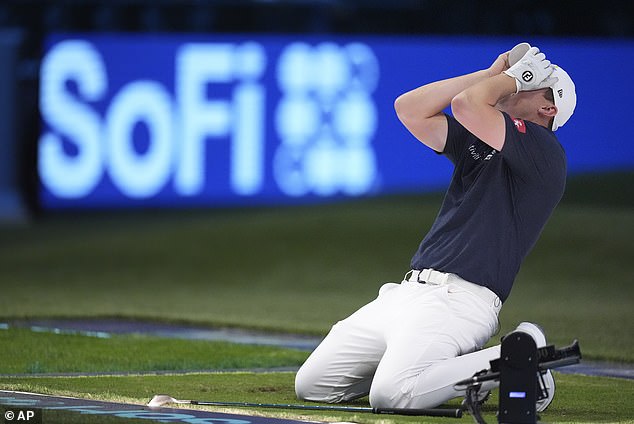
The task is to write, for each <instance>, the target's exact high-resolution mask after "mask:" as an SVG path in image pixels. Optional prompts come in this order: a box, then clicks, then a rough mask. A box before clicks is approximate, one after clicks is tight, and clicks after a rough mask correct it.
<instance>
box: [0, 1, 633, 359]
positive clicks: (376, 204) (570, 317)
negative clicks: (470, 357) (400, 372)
mask: <svg viewBox="0 0 634 424" xmlns="http://www.w3.org/2000/svg"><path fill="white" fill-rule="evenodd" d="M522 41H528V42H530V43H531V44H533V45H537V46H539V47H540V48H541V49H542V50H543V51H545V52H546V53H547V55H548V56H549V58H551V59H552V61H553V62H555V63H557V64H559V65H560V66H562V67H564V68H565V69H566V70H567V71H568V72H569V74H570V75H571V76H572V78H573V80H574V81H575V83H576V87H577V95H578V104H577V109H576V111H575V114H574V115H573V117H572V118H571V119H570V121H569V122H568V123H567V124H566V125H565V126H564V127H563V128H561V129H560V130H558V132H557V136H558V137H559V139H560V141H561V143H562V145H563V146H564V148H565V149H566V151H567V154H568V171H569V184H568V188H567V192H566V195H565V197H564V201H563V204H562V205H561V206H560V207H559V208H558V209H557V211H556V212H555V214H554V216H553V219H552V220H551V221H550V223H549V224H548V226H547V227H546V231H545V233H544V235H543V237H542V239H541V240H540V242H539V243H538V245H537V246H536V248H535V251H534V253H532V254H531V255H530V256H529V258H528V260H527V262H526V264H525V266H524V268H523V269H522V271H521V272H520V275H519V276H518V284H517V286H516V287H517V288H514V294H512V296H511V298H510V301H509V303H508V305H509V306H507V307H506V308H505V311H506V312H503V313H504V314H506V315H505V319H504V320H503V325H504V326H505V329H509V328H513V326H514V325H515V324H516V323H517V322H519V321H520V320H530V319H533V320H536V321H537V322H540V323H542V324H544V325H545V326H546V327H547V328H548V329H549V331H551V333H552V334H553V336H554V340H555V341H557V342H558V343H568V342H570V337H571V335H573V334H574V335H577V334H578V336H577V337H580V338H582V339H583V341H584V343H586V345H585V346H588V352H590V354H591V356H593V357H595V358H608V359H614V360H626V361H632V360H633V359H632V352H634V350H633V349H632V346H634V331H633V329H632V326H633V325H634V320H633V319H632V311H633V310H634V309H632V302H633V301H634V300H633V294H634V290H633V289H632V287H633V286H632V284H631V283H632V282H634V268H632V263H634V256H633V254H634V249H632V247H633V246H632V239H633V238H634V143H632V140H631V139H632V135H631V132H632V130H631V127H632V118H631V108H632V105H631V98H632V95H633V94H634V78H632V73H633V72H634V3H632V2H630V1H619V0H605V1H602V2H600V3H592V4H591V3H588V2H578V1H548V2H546V1H532V2H525V1H516V0H507V1H466V0H457V1H441V0H389V1H375V0H367V1H345V0H278V1H276V0H226V1H223V0H215V1H214V0H127V1H123V0H49V1H44V0H39V1H38V0H4V1H2V2H1V3H0V221H1V222H2V223H3V225H2V226H0V285H1V287H2V296H1V297H0V318H5V319H15V318H33V317H62V318H64V317H83V318H85V317H126V318H136V319H156V320H171V321H186V322H197V323H203V324H205V325H240V326H246V327H258V328H260V327H261V328H266V329H279V330H284V331H303V332H312V333H319V334H323V333H324V332H325V331H326V330H327V329H328V328H329V325H330V324H331V323H332V322H334V321H335V320H337V319H340V318H342V317H343V316H345V315H347V314H348V313H350V312H351V311H352V310H354V309H355V308H356V307H358V306H360V305H362V304H363V303H365V302H366V301H367V300H369V299H371V298H372V297H373V296H375V294H376V290H377V288H378V286H379V285H380V284H381V283H382V282H384V281H389V280H395V279H398V278H400V276H401V275H403V274H404V272H405V271H407V269H408V266H409V259H410V258H411V255H412V254H413V253H414V251H415V249H416V247H417V245H418V242H419V241H420V239H421V238H422V237H423V235H424V234H425V232H426V230H427V229H428V228H429V226H430V225H431V223H432V222H433V219H434V216H435V214H436V213H437V210H438V208H439V206H440V202H441V199H442V198H441V194H442V192H443V191H444V189H445V187H446V185H447V183H448V181H449V178H450V175H451V166H450V164H449V161H447V160H446V159H444V158H440V157H438V156H436V155H435V154H434V153H433V152H431V151H430V150H429V149H427V148H425V147H424V146H422V145H421V143H418V142H417V141H416V140H415V139H414V138H413V137H412V136H411V135H410V134H409V133H408V132H407V131H406V130H405V129H404V128H403V127H402V126H401V125H400V123H399V122H398V119H397V118H396V116H395V114H394V111H393V101H394V99H395V98H396V97H397V96H398V95H400V94H401V93H403V92H405V91H408V90H411V89H413V88H415V87H417V86H419V85H422V84H425V83H427V82H430V81H434V80H438V79H441V78H447V77H450V76H455V75H459V74H463V73H466V72H471V71H474V70H478V69H483V68H486V67H488V66H489V65H490V64H491V63H492V62H493V60H494V59H495V58H496V57H497V56H498V54H499V53H501V52H504V51H506V50H509V49H510V48H512V47H513V46H514V45H515V44H517V43H519V42H522ZM597 283H599V284H597ZM589 304H592V305H593V309H592V314H591V316H592V319H589V315H588V310H587V305H589ZM316 305H319V306H318V307H315V306H316ZM562 308H563V309H562ZM503 331H504V330H503Z"/></svg>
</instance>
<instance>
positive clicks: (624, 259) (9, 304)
mask: <svg viewBox="0 0 634 424" xmlns="http://www.w3.org/2000/svg"><path fill="white" fill-rule="evenodd" d="M633 187H634V174H631V173H624V174H614V175H608V176H602V177H601V178H598V181H597V179H596V178H590V179H588V178H586V179H583V178H581V179H579V180H577V181H575V180H571V184H570V186H569V190H568V193H567V195H566V199H565V200H564V202H562V204H561V205H560V206H559V207H558V209H557V210H556V211H555V213H554V215H553V217H552V219H551V221H550V222H549V223H548V225H547V227H546V229H545V231H544V233H543V235H542V237H541V239H540V240H539V242H538V243H537V245H536V246H535V249H534V251H533V252H532V253H531V254H530V255H529V257H528V258H527V260H526V262H525V264H524V266H523V267H522V269H521V272H520V274H519V275H518V278H517V282H516V285H515V287H514V289H513V292H512V293H511V296H510V298H509V300H508V302H507V303H506V304H505V306H504V308H503V310H502V314H501V317H500V318H501V331H500V334H499V336H501V335H503V334H506V333H507V332H508V331H510V330H512V329H513V328H515V326H516V325H517V323H518V322H520V321H524V320H528V321H534V322H537V323H539V324H541V325H542V326H543V327H544V328H545V330H546V332H547V335H548V339H549V341H550V342H552V343H554V344H555V345H556V346H564V345H567V344H569V343H570V342H571V341H572V339H574V338H576V339H579V341H580V344H581V350H582V352H583V355H584V358H587V359H600V360H610V361H617V362H629V363H634V308H632V305H634V286H632V282H634V265H633V264H634V256H633V253H634V251H633V249H632V240H634V204H633V199H634V195H632V188H633ZM440 202H441V198H440V197H439V196H424V197H413V196H403V197H398V196H397V197H387V198H376V199H364V200H358V201H354V202H346V203H339V204H331V205H319V206H311V207H289V208H258V209H249V210H226V209H225V210H216V211H172V212H141V211H139V212H134V213H105V212H104V213H91V214H84V215H68V214H66V215H64V214H62V215H56V216H48V217H44V218H42V219H40V220H37V221H35V222H34V223H32V224H31V225H29V226H25V227H16V228H6V227H5V228H0V286H1V287H0V288H1V289H2V297H0V322H8V321H10V320H12V319H19V318H47V317H74V318H99V317H123V318H132V319H152V320H158V321H165V322H183V323H190V324H201V325H207V326H234V327H244V328H258V329H265V330H280V331H287V332H299V333H309V334H315V335H323V334H325V333H326V332H327V331H328V329H329V327H330V325H332V324H333V323H334V322H336V321H337V320H339V319H341V318H343V317H345V316H347V315H348V314H349V313H351V312H352V311H354V310H355V309H356V308H358V307H359V306H361V305H363V304H364V303H366V302H368V301H369V300H371V299H372V298H374V296H376V293H377V290H378V288H379V287H380V285H381V284H382V283H384V282H386V281H398V280H400V278H401V277H402V275H403V274H404V273H405V272H406V271H407V269H408V265H409V260H410V258H411V255H412V254H413V252H414V251H415V249H416V247H417V245H418V243H419V241H420V239H421V237H423V235H424V234H425V232H426V231H427V230H428V229H429V226H430V225H431V223H432V222H433V219H434V217H435V215H436V213H437V211H438V208H439V206H440ZM49 336H51V337H50V338H49ZM499 336H496V337H494V340H492V343H497V342H498V341H499ZM55 337H57V338H55ZM64 337H71V336H52V335H44V336H43V335H41V334H37V333H31V332H28V331H14V330H0V338H2V346H3V349H2V352H0V357H1V358H0V359H2V361H1V362H2V365H0V366H1V367H2V369H3V370H2V371H0V373H12V374H29V373H30V374H33V373H42V372H88V371H95V372H101V371H104V370H105V371H106V372H108V371H109V372H114V371H116V370H127V371H133V372H140V371H144V370H154V371H155V370H168V369H176V370H181V369H193V370H205V369H210V368H211V369H215V368H242V367H252V366H253V367H270V366H296V365H298V363H301V361H302V360H303V358H304V356H305V355H306V353H305V352H297V351H292V352H287V351H285V350H284V349H281V350H266V349H260V348H253V349H252V350H251V351H249V350H248V348H247V347H244V346H242V347H239V348H236V347H235V346H229V345H226V344H224V345H214V344H209V343H206V342H205V343H202V342H200V343H201V344H199V342H184V341H182V342H176V341H166V340H158V341H157V340H152V339H148V338H142V337H121V338H111V339H106V340H105V341H104V342H102V341H101V340H97V339H95V338H83V339H81V337H80V338H79V339H72V338H64ZM77 337H79V336H77ZM65 346H66V347H65ZM71 346H72V347H73V349H70V348H69V347H71ZM216 353H218V355H215V354H216ZM116 357H119V359H120V360H113V358H116ZM73 370H74V371H73ZM292 380H293V376H292V373H282V374H279V373H271V374H249V373H247V374H244V373H239V374H236V373H228V374H199V375H170V376H147V375H144V376H129V377H104V376H102V377H82V378H70V377H59V378H48V377H47V378H44V377H30V378H27V377H2V378H0V388H3V389H19V390H26V391H36V392H41V393H58V394H60V393H61V394H70V395H76V396H90V397H95V398H102V399H109V400H117V399H118V400H126V401H134V402H146V401H147V400H149V397H151V395H152V394H155V393H156V392H169V394H172V395H173V396H175V397H184V398H188V397H191V398H194V397H196V398H204V399H206V398H212V399H213V400H215V399H214V398H216V397H217V398H218V399H219V400H230V401H241V400H242V401H249V400H253V401H258V402H273V403H291V402H293V403H294V402H296V400H295V399H294V395H293V393H292ZM633 394H634V384H633V382H632V380H619V379H610V378H599V377H583V376H570V375H563V374H558V392H557V397H556V402H555V404H554V405H553V407H552V409H549V410H548V411H547V414H545V415H544V417H543V418H544V420H545V421H547V422H562V423H563V422H588V423H590V422H618V423H625V422H633V421H632V417H634V411H633V410H632V407H631V398H632V395H633ZM492 402H493V403H492V405H495V402H496V401H495V400H492ZM493 410H494V408H493V407H491V410H490V413H491V412H492V411H493ZM307 416H311V414H308V413H307ZM322 417H323V416H321V415H320V418H322ZM329 418H332V419H336V420H345V421H359V422H379V419H378V418H376V421H373V420H375V418H371V417H370V418H369V417H365V416H364V417H361V416H354V417H351V416H349V415H341V416H336V417H332V416H329ZM465 420H471V418H470V417H469V418H463V422H466V421H465ZM388 421H389V422H427V421H421V420H420V419H409V418H400V417H399V418H395V419H394V420H392V418H390V419H389V420H388ZM487 421H490V422H494V421H495V418H494V417H493V415H492V414H491V415H490V416H489V417H488V418H487ZM380 422H386V421H385V420H384V419H383V418H381V421H380ZM429 422H444V421H437V420H436V421H434V420H430V421H429Z"/></svg>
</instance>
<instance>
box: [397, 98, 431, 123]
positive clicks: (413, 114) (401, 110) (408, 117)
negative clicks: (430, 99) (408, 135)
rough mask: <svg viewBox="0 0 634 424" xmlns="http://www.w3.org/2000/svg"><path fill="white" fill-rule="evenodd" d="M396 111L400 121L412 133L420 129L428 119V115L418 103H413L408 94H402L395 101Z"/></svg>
mask: <svg viewBox="0 0 634 424" xmlns="http://www.w3.org/2000/svg"><path fill="white" fill-rule="evenodd" d="M394 111H395V112H396V116H397V117H398V119H399V121H401V123H402V124H403V125H404V126H405V128H407V129H408V130H410V131H413V130H414V129H415V128H418V127H420V126H421V125H422V124H423V123H424V122H425V119H426V118H427V116H426V114H425V113H424V111H423V110H421V107H420V105H419V104H417V103H416V102H414V101H412V99H411V98H410V95H409V94H408V93H405V94H402V95H400V96H399V97H397V98H396V100H395V101H394Z"/></svg>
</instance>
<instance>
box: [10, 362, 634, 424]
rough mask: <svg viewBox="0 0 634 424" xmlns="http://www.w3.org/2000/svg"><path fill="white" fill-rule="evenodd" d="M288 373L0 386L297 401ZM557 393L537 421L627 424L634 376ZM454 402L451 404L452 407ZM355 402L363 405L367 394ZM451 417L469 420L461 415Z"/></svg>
mask: <svg viewBox="0 0 634 424" xmlns="http://www.w3.org/2000/svg"><path fill="white" fill-rule="evenodd" d="M293 378H294V374H293V373H268V374H267V373H213V374H195V375H186V376H179V375H169V376H125V377H121V376H117V377H114V376H111V377H80V378H77V377H76V378H68V377H65V378H59V377H57V378H42V377H40V378H33V377H30V378H28V377H25V378H13V379H10V380H8V379H6V378H0V387H4V388H7V387H8V388H10V389H12V390H22V391H30V392H39V393H57V394H64V395H69V396H77V397H82V398H91V399H92V398H98V399H106V400H113V401H126V402H131V403H138V404H145V403H147V402H148V401H149V399H150V398H151V397H152V396H153V395H154V394H157V393H159V392H160V393H167V394H170V395H171V396H174V397H176V398H179V399H196V400H212V401H243V402H258V403H298V402H297V400H296V399H295V395H294V392H293ZM556 379H557V393H556V397H555V400H554V401H553V403H552V404H551V406H550V407H549V409H548V410H547V411H546V412H545V413H543V414H542V420H544V421H545V422H549V423H572V422H574V423H605V422H618V423H632V422H634V421H633V420H632V417H634V405H633V404H632V402H631V398H632V395H634V381H632V380H621V379H612V378H600V377H584V376H575V375H565V374H560V373H556ZM456 402H457V401H452V402H451V403H450V405H452V406H454V407H455V406H457V403H456ZM354 404H356V405H363V406H366V405H367V399H361V400H359V401H357V402H355V403H354ZM496 409H497V397H496V391H495V392H494V396H492V398H491V399H490V400H489V402H488V403H487V405H486V409H485V412H486V414H485V418H486V420H487V422H497V420H496V418H495V416H494V411H495V410H496ZM213 410H218V411H222V412H231V413H243V414H248V413H254V412H257V413H261V414H265V415H269V416H275V417H293V418H298V417H299V418H306V419H313V420H316V419H317V420H326V419H327V420H329V421H331V420H336V421H348V422H363V423H371V424H374V423H376V424H379V423H382V424H383V423H394V424H400V423H404V424H405V423H441V422H444V423H446V422H449V420H448V419H447V418H444V419H438V418H427V417H392V416H390V417H386V416H372V415H368V414H350V413H332V412H328V413H324V412H312V411H305V412H301V413H299V412H296V411H274V410H268V409H267V410H254V409H237V408H233V409H231V408H213ZM451 422H456V423H461V422H462V423H465V422H473V420H472V418H471V417H470V416H468V415H465V416H464V417H463V418H462V419H461V420H451Z"/></svg>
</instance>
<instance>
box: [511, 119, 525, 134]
mask: <svg viewBox="0 0 634 424" xmlns="http://www.w3.org/2000/svg"><path fill="white" fill-rule="evenodd" d="M513 123H514V124H515V128H516V129H517V130H518V131H519V132H521V133H522V134H526V124H525V123H524V121H523V120H521V119H517V118H513Z"/></svg>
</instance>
